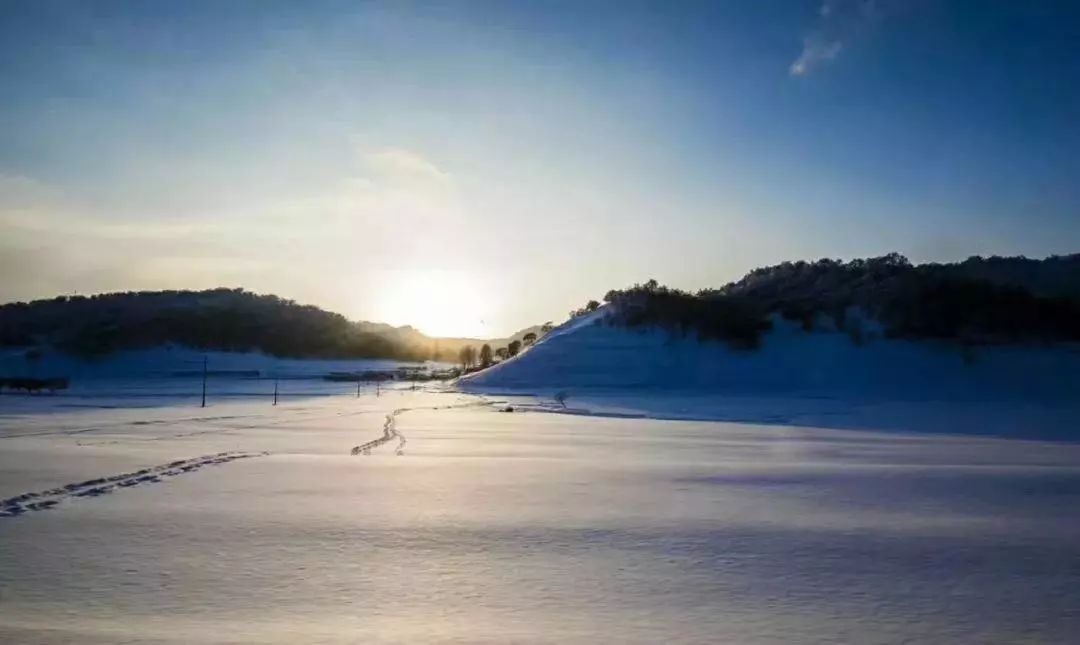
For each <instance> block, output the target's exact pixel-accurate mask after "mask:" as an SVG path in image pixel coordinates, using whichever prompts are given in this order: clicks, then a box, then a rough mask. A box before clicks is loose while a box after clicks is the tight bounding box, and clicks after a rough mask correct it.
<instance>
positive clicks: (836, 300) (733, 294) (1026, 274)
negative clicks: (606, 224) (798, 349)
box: [580, 253, 1080, 347]
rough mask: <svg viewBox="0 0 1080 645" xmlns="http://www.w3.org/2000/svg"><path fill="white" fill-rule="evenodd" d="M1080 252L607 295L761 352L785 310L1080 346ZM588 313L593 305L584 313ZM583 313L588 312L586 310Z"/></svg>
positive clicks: (773, 272)
mask: <svg viewBox="0 0 1080 645" xmlns="http://www.w3.org/2000/svg"><path fill="white" fill-rule="evenodd" d="M1078 285H1080V255H1070V256H1064V257H1061V256H1054V257H1050V258H1047V259H1045V260H1030V259H1027V258H989V259H983V258H970V259H968V260H966V261H964V262H960V263H956V264H924V265H918V266H915V265H912V264H911V263H910V262H908V260H907V259H906V258H904V257H903V256H901V255H899V254H896V253H892V254H889V255H886V256H882V257H878V258H869V259H857V260H852V261H850V262H840V261H837V260H830V259H824V260H818V261H816V262H803V261H800V262H784V263H782V264H778V265H775V266H770V267H763V268H759V269H755V270H753V271H751V272H750V273H748V274H747V275H746V276H745V277H743V278H742V279H741V280H739V281H737V282H732V283H730V284H728V285H726V286H724V287H721V288H719V289H707V290H703V291H699V292H698V293H696V294H690V293H687V292H684V291H680V290H677V289H670V288H667V287H664V286H662V285H659V284H657V283H656V281H655V280H651V281H649V282H646V283H645V284H639V285H635V286H633V287H631V288H629V289H623V290H614V291H610V292H608V294H607V296H605V300H606V301H607V302H610V303H614V304H616V305H617V306H616V307H615V309H616V313H615V315H614V316H613V317H612V318H611V320H612V322H614V323H616V324H623V325H626V326H631V327H633V326H639V325H642V324H659V325H661V326H665V327H668V328H671V329H676V330H679V331H683V332H686V331H695V332H696V333H697V334H698V335H699V336H700V337H702V338H706V339H709V338H713V339H718V340H725V341H727V342H729V343H730V344H732V345H734V346H739V347H754V346H756V345H757V343H758V342H759V340H760V336H761V334H762V333H763V332H764V331H766V330H767V329H769V327H770V323H769V317H770V315H771V314H780V315H782V316H783V317H784V318H787V319H789V320H794V321H799V322H800V323H801V324H802V325H803V326H804V328H806V329H812V328H813V327H814V326H816V325H818V324H820V323H821V322H822V321H826V322H828V324H830V325H835V327H837V328H840V329H845V330H848V331H850V332H852V333H853V336H856V337H857V336H858V334H859V326H858V323H857V322H855V321H853V320H851V316H852V314H853V313H855V312H858V313H859V315H861V316H867V317H869V318H871V319H873V320H874V321H876V323H878V324H880V325H881V326H882V327H883V328H884V331H885V333H886V334H887V335H889V336H892V337H901V338H929V339H943V340H955V341H959V342H963V343H1004V342H1024V341H1038V342H1052V341H1080V292H1078V289H1080V286H1078ZM586 309H588V307H586ZM580 311H581V312H584V311H585V309H583V310H580Z"/></svg>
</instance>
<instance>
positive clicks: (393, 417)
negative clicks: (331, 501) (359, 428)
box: [349, 400, 488, 457]
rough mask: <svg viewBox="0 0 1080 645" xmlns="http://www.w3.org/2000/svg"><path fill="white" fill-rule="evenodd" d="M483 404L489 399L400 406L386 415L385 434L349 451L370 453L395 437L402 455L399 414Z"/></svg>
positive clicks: (398, 453)
mask: <svg viewBox="0 0 1080 645" xmlns="http://www.w3.org/2000/svg"><path fill="white" fill-rule="evenodd" d="M481 405H488V402H487V401H484V400H481V401H470V402H469V403H459V404H456V405H433V406H427V407H419V408H398V409H396V410H394V411H393V412H391V413H390V414H388V415H386V421H384V422H383V434H382V436H381V437H379V438H378V439H372V440H371V441H368V442H367V443H362V444H360V445H358V446H353V449H352V450H350V451H349V454H351V455H353V456H354V457H355V456H356V455H370V454H371V451H372V450H374V449H376V448H378V447H379V446H381V445H383V444H384V443H386V442H388V441H391V440H393V439H397V440H398V446H397V448H396V449H395V450H394V454H396V455H397V456H399V457H400V456H401V455H404V454H405V443H406V439H405V435H403V434H401V433H400V432H399V431H398V429H397V418H398V415H400V414H403V413H405V412H411V411H413V410H450V409H454V408H471V407H476V406H481Z"/></svg>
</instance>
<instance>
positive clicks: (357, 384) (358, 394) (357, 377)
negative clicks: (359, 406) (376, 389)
mask: <svg viewBox="0 0 1080 645" xmlns="http://www.w3.org/2000/svg"><path fill="white" fill-rule="evenodd" d="M356 398H358V399H359V398H360V375H359V374H357V376H356Z"/></svg>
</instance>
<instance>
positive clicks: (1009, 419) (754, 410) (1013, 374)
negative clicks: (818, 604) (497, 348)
mask: <svg viewBox="0 0 1080 645" xmlns="http://www.w3.org/2000/svg"><path fill="white" fill-rule="evenodd" d="M607 315H608V314H607V313H606V308H602V309H601V310H599V311H597V312H594V313H593V314H591V315H590V316H586V317H583V318H579V319H575V320H572V321H570V323H568V324H567V325H566V326H564V327H561V328H558V329H556V330H554V331H553V332H552V333H551V334H549V335H548V336H547V337H545V338H544V339H542V340H541V341H540V342H538V343H537V344H536V345H535V346H534V347H533V348H531V349H530V350H529V351H528V352H526V353H523V354H521V355H520V356H518V357H516V358H515V359H513V360H510V361H506V362H504V363H501V364H499V365H496V366H494V367H492V368H490V369H487V370H484V371H481V372H477V373H474V374H471V375H469V376H467V377H464V378H462V379H460V381H459V384H460V387H461V388H462V389H463V390H464V391H468V392H478V393H493V394H501V395H514V394H519V395H520V394H525V395H536V396H539V397H541V398H542V399H547V403H543V404H541V407H545V408H548V409H551V410H553V411H559V412H567V413H575V412H576V413H588V414H605V415H619V416H647V417H653V418H666V419H715V420H726V421H751V422H762V423H777V424H787V425H801V426H812V427H832V428H846V429H880V430H902V431H903V430H906V431H921V432H955V433H962V434H969V433H979V434H994V435H1014V436H1022V437H1029V438H1076V437H1077V436H1078V435H1077V421H1076V420H1077V419H1078V418H1080V348H1077V347H1076V346H1073V345H1056V346H1031V345H1015V346H995V347H978V348H974V349H970V350H964V349H962V348H960V347H958V346H955V345H952V344H947V343H931V342H914V341H902V340H887V339H884V338H882V337H880V335H877V336H873V335H872V336H870V337H869V339H868V340H867V341H866V342H864V343H863V344H861V345H859V344H856V343H854V342H852V340H851V339H850V338H849V337H848V335H847V334H844V333H837V332H829V331H816V332H805V331H803V330H801V329H800V328H798V327H797V326H795V325H792V324H789V323H787V322H785V321H783V320H776V321H774V322H775V324H774V330H773V331H771V332H769V333H768V334H766V336H765V338H764V342H763V346H762V347H761V348H760V349H758V350H752V351H747V350H733V349H731V348H729V347H728V346H727V345H725V344H723V343H719V342H699V341H698V340H697V339H695V338H688V337H679V336H675V335H672V334H669V333H667V332H665V331H663V330H660V329H655V328H652V329H625V328H621V327H615V326H611V325H609V324H606V316H607ZM560 392H561V393H563V394H565V395H567V396H568V397H569V398H568V401H570V404H569V405H568V409H563V408H562V406H559V405H555V404H552V403H551V399H552V397H554V395H555V394H556V393H560Z"/></svg>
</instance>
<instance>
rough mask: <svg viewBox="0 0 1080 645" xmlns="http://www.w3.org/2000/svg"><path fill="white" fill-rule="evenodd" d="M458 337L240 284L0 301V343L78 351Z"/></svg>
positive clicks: (295, 354)
mask: <svg viewBox="0 0 1080 645" xmlns="http://www.w3.org/2000/svg"><path fill="white" fill-rule="evenodd" d="M474 342H475V341H474ZM464 343H465V341H458V340H454V339H435V338H431V337H428V336H426V335H424V334H422V333H420V332H419V331H417V330H416V329H413V328H412V327H392V326H390V325H385V324H382V323H370V322H352V321H349V320H348V319H346V318H345V317H344V316H342V315H340V314H336V313H332V312H328V311H324V310H322V309H319V308H318V307H313V306H310V305H301V304H298V303H296V302H293V301H291V300H286V299H283V298H279V297H277V296H272V295H258V294H254V293H251V292H249V291H245V290H243V289H224V288H222V289H210V290H206V291H141V292H124V293H106V294H100V295H94V296H60V297H57V298H53V299H50V300H37V301H34V302H29V303H22V302H18V303H11V304H6V305H2V306H0V346H6V347H53V348H56V349H58V350H61V351H63V352H66V353H69V354H74V355H77V356H86V357H93V356H103V355H107V354H110V353H112V352H115V351H119V350H129V349H145V348H151V347H156V346H160V345H166V344H174V345H182V346H187V347H192V348H197V349H204V350H221V351H233V352H246V351H259V352H263V353H266V354H270V355H274V356H281V357H292V358H392V359H399V360H427V359H436V360H448V361H454V360H456V358H457V352H458V350H459V349H460V347H461V346H462V344H464Z"/></svg>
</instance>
